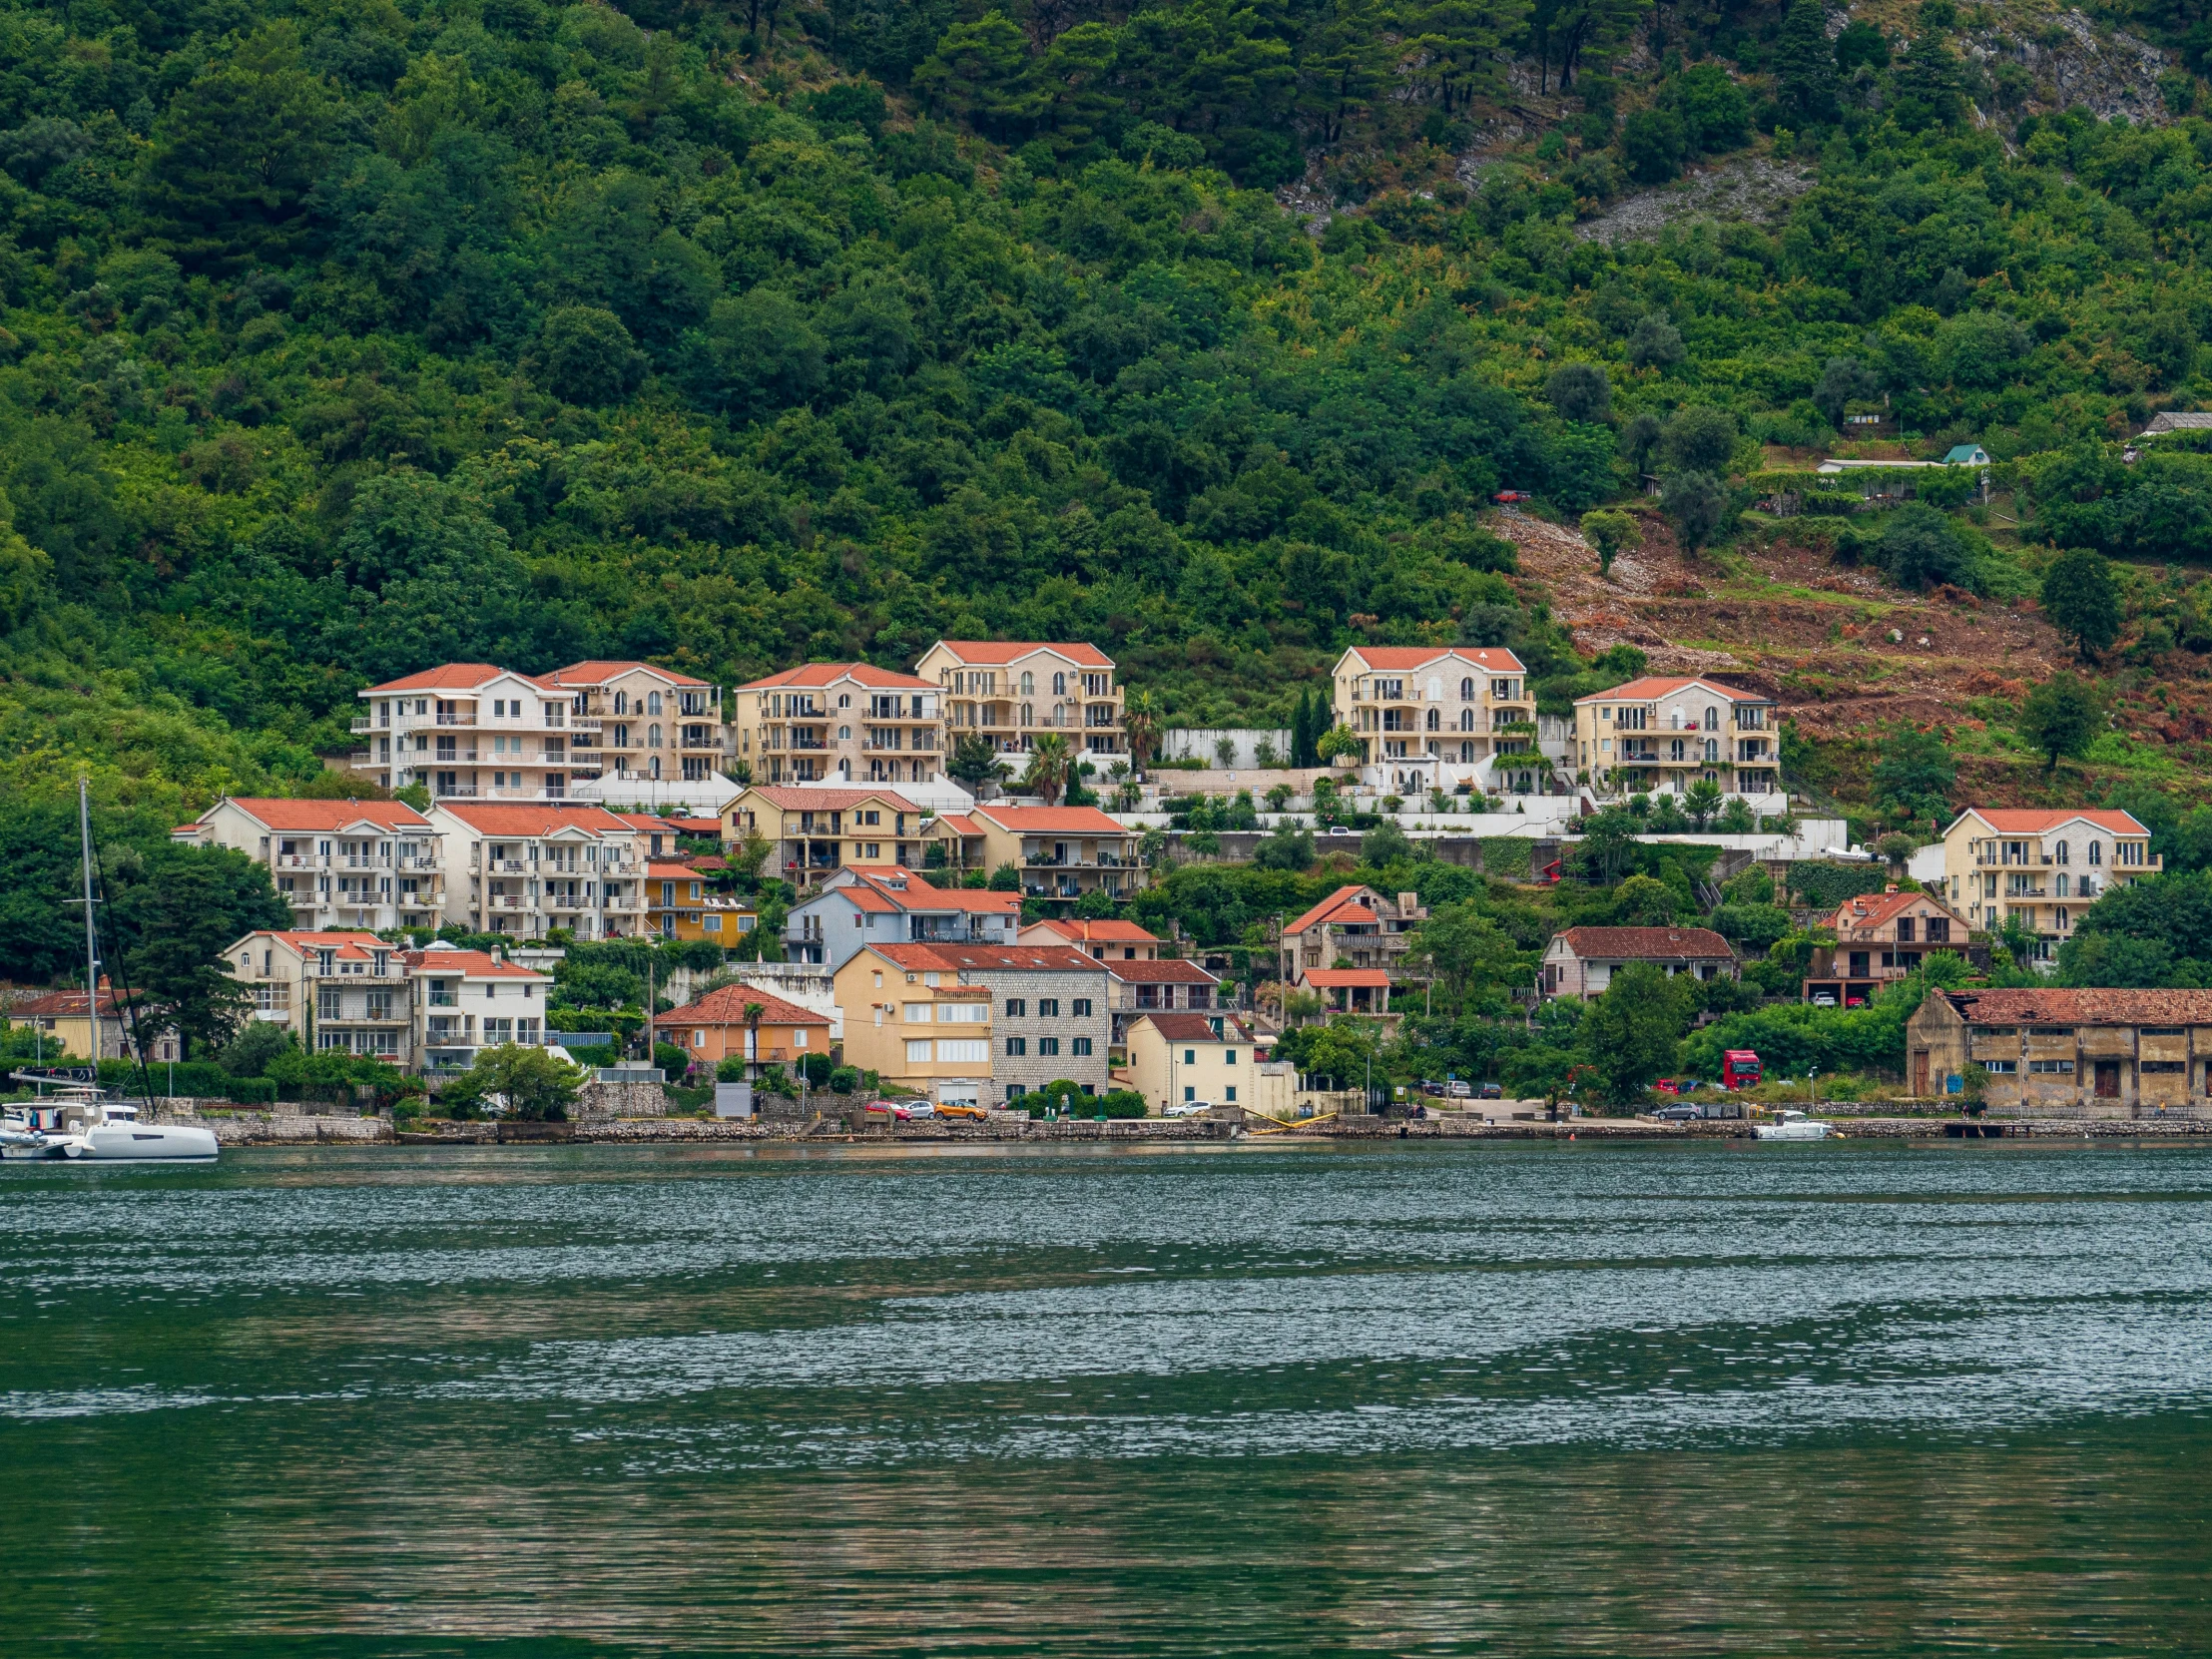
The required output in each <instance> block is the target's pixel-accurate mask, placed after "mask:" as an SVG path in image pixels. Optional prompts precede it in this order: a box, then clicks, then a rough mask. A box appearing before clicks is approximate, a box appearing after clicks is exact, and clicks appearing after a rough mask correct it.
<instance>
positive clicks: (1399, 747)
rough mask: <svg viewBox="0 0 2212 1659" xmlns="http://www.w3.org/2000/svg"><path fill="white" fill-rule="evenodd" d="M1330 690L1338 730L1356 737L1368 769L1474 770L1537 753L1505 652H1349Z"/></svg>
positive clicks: (1520, 677)
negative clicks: (1405, 764) (1425, 763)
mask: <svg viewBox="0 0 2212 1659" xmlns="http://www.w3.org/2000/svg"><path fill="white" fill-rule="evenodd" d="M1333 687H1334V691H1333V702H1334V706H1335V709H1336V720H1337V724H1338V725H1340V726H1344V727H1348V728H1350V729H1351V730H1352V731H1353V732H1354V733H1355V734H1357V735H1358V737H1359V739H1360V742H1361V744H1362V746H1363V749H1364V758H1365V759H1366V760H1367V761H1368V762H1369V763H1370V764H1371V765H1372V764H1378V763H1380V764H1385V765H1386V764H1387V763H1389V762H1391V761H1417V760H1421V759H1424V758H1425V759H1428V760H1432V761H1439V762H1443V763H1447V764H1451V765H1458V766H1474V765H1477V764H1479V763H1480V762H1482V761H1485V760H1488V759H1490V758H1491V757H1493V756H1498V757H1511V756H1514V755H1524V754H1532V752H1533V751H1534V749H1535V747H1536V698H1535V694H1534V693H1533V692H1531V691H1530V690H1529V689H1528V677H1527V670H1526V669H1524V668H1523V667H1522V666H1521V660H1520V659H1519V658H1518V657H1516V656H1514V655H1513V653H1512V652H1510V651H1506V650H1502V649H1497V648H1492V647H1474V646H1451V647H1448V648H1444V649H1438V648H1435V647H1432V646H1386V645H1366V646H1355V647H1353V649H1351V650H1350V651H1347V652H1346V653H1345V654H1344V655H1343V656H1342V657H1341V658H1339V659H1338V661H1337V666H1336V669H1335V670H1334V671H1333ZM1530 764H1531V765H1533V760H1531V763H1530Z"/></svg>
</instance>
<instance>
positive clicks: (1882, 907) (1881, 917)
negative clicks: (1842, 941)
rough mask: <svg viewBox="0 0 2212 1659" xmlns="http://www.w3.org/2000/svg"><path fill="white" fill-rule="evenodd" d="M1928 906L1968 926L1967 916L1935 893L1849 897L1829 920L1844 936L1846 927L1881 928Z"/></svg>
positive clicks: (1879, 893)
mask: <svg viewBox="0 0 2212 1659" xmlns="http://www.w3.org/2000/svg"><path fill="white" fill-rule="evenodd" d="M1921 903H1926V904H1930V905H1933V906H1934V907H1935V908H1936V909H1938V910H1940V911H1942V913H1943V914H1944V915H1946V916H1949V917H1950V918H1951V919H1952V920H1953V921H1955V922H1957V923H1958V925H1959V926H1961V927H1964V926H1965V925H1966V919H1965V917H1963V916H1961V915H1959V913H1958V912H1957V911H1956V910H1953V909H1952V908H1951V907H1950V906H1949V905H1947V904H1945V903H1944V902H1943V901H1942V900H1941V899H1939V898H1937V897H1936V895H1935V894H1934V893H1932V892H1870V893H1861V894H1860V895H1859V896H1858V897H1857V898H1847V899H1845V900H1844V902H1843V903H1842V904H1841V905H1840V906H1839V907H1838V908H1837V911H1836V914H1835V915H1834V916H1832V917H1830V918H1829V919H1830V924H1831V925H1832V926H1834V927H1835V929H1836V931H1837V932H1839V933H1841V932H1843V931H1845V930H1846V929H1847V928H1863V927H1880V926H1882V925H1883V924H1884V923H1885V922H1887V921H1889V920H1890V919H1891V918H1892V917H1894V916H1897V915H1900V914H1902V913H1903V912H1905V911H1907V910H1910V909H1911V908H1912V907H1913V906H1914V905H1915V904H1921Z"/></svg>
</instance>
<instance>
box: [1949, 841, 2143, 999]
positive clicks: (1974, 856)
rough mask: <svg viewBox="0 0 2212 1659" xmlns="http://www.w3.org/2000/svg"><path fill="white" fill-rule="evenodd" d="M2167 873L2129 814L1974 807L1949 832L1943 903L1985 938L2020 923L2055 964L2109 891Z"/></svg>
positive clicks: (2041, 956) (2041, 957)
mask: <svg viewBox="0 0 2212 1659" xmlns="http://www.w3.org/2000/svg"><path fill="white" fill-rule="evenodd" d="M2164 867H2165V860H2164V859H2163V858H2160V857H2158V856H2156V855H2155V854H2153V853H2152V851H2151V849H2150V831H2149V830H2146V829H2145V828H2143V826H2142V825H2141V824H2139V823H2137V822H2136V820H2135V819H2134V817H2133V816H2132V815H2130V814H2127V813H2117V812H2088V811H2075V810H2071V809H2060V810H2058V811H2055V812H2041V811H2033V810H2027V809H2015V808H2001V807H1969V808H1967V809H1966V810H1965V811H1964V812H1962V813H1960V814H1959V815H1958V816H1957V818H1955V819H1953V820H1952V821H1951V825H1950V828H1949V829H1948V830H1944V831H1943V877H1942V883H1943V891H1942V894H1941V896H1942V897H1944V898H1946V899H1948V900H1949V901H1950V906H1951V908H1952V909H1954V910H1956V911H1958V912H1959V913H1960V914H1962V915H1964V916H1965V918H1966V925H1967V926H1969V927H1971V928H1973V929H1975V930H1976V931H1979V932H1995V931H1996V930H1997V929H1998V928H2000V927H2002V926H2003V925H2004V923H2005V922H2006V920H2007V919H2009V918H2013V917H2017V918H2018V919H2019V921H2020V923H2021V924H2022V925H2023V926H2026V927H2029V928H2031V929H2033V930H2034V932H2035V935H2036V943H2035V959H2036V960H2038V961H2048V960H2049V959H2050V957H2051V953H2052V950H2053V948H2054V947H2055V946H2057V945H2059V944H2063V943H2064V942H2065V941H2066V940H2067V939H2069V938H2071V937H2072V936H2073V929H2074V926H2075V924H2076V923H2077V922H2079V921H2080V919H2081V913H2082V911H2084V910H2086V909H2087V908H2088V907H2089V906H2090V905H2091V904H2093V903H2095V902H2096V900H2097V899H2098V898H2099V897H2101V896H2102V895H2103V893H2104V891H2105V889H2106V888H2108V887H2112V886H2125V885H2127V884H2129V883H2130V882H2134V881H2140V880H2142V879H2144V878H2145V877H2146V876H2151V875H2156V874H2158V873H2159V871H2160V870H2162V869H2163V868H2164Z"/></svg>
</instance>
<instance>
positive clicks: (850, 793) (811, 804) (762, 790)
mask: <svg viewBox="0 0 2212 1659" xmlns="http://www.w3.org/2000/svg"><path fill="white" fill-rule="evenodd" d="M745 793H746V794H747V795H748V796H756V795H757V796H759V797H760V798H761V799H762V800H763V801H765V802H767V803H768V804H769V805H770V806H771V807H778V808H781V809H782V810H783V811H785V812H787V813H809V812H812V813H841V812H846V811H849V810H850V809H851V808H854V807H859V806H864V805H865V804H866V803H868V802H870V801H873V802H878V803H880V804H881V805H883V806H885V807H888V808H890V809H891V811H893V812H896V813H919V812H920V811H921V809H920V808H919V807H916V806H915V805H914V804H913V803H912V802H911V801H908V800H907V799H906V798H905V797H904V796H901V795H893V794H892V793H891V792H890V791H889V790H815V789H801V788H798V787H797V786H787V787H779V786H777V785H774V784H756V785H754V786H753V788H751V789H750V790H747V791H746V792H745Z"/></svg>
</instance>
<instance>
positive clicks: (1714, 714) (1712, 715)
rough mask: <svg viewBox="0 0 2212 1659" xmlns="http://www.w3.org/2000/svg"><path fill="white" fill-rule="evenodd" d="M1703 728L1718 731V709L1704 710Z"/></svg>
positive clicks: (1719, 718) (1719, 713)
mask: <svg viewBox="0 0 2212 1659" xmlns="http://www.w3.org/2000/svg"><path fill="white" fill-rule="evenodd" d="M1705 729H1706V730H1707V731H1708V732H1718V731H1719V730H1720V729H1721V712H1720V710H1718V709H1713V708H1708V709H1707V710H1706V711H1705Z"/></svg>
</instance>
